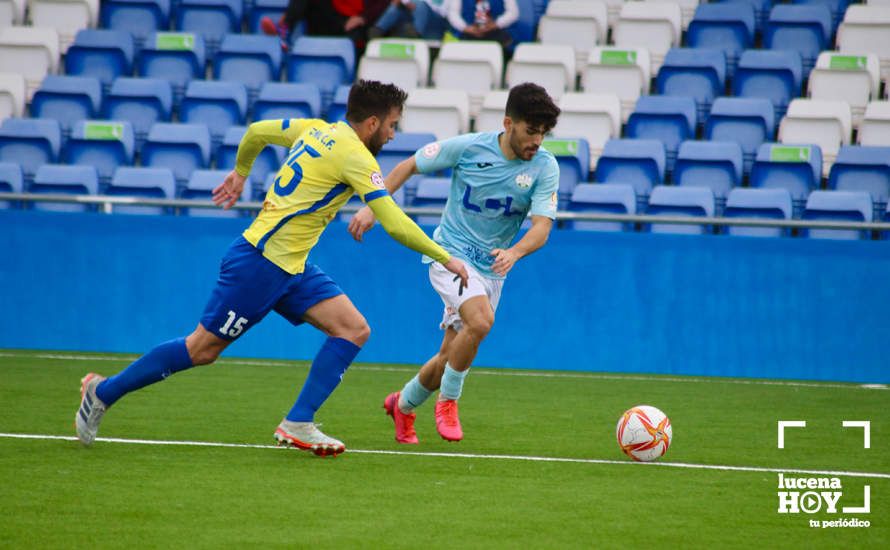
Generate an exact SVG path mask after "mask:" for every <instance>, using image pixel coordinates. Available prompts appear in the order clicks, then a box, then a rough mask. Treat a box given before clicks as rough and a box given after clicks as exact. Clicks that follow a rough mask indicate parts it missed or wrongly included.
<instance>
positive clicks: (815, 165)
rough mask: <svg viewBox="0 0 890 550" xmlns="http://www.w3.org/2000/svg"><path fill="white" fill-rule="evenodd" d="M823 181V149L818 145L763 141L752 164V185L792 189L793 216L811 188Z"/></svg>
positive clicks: (800, 208) (801, 205)
mask: <svg viewBox="0 0 890 550" xmlns="http://www.w3.org/2000/svg"><path fill="white" fill-rule="evenodd" d="M821 181H822V151H821V150H820V149H819V146H818V145H798V146H794V145H779V144H776V143H764V144H763V145H761V146H760V148H759V149H758V150H757V158H756V159H755V160H754V166H753V167H752V168H751V178H750V183H751V187H763V188H776V187H778V188H782V189H787V190H788V191H789V192H791V200H792V201H793V202H794V206H795V212H794V214H795V216H797V214H798V213H799V212H800V211H801V210H802V208H803V204H804V202H805V201H806V198H807V195H809V194H810V191H812V190H814V189H818V188H819V183H820V182H821Z"/></svg>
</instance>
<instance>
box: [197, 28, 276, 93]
mask: <svg viewBox="0 0 890 550" xmlns="http://www.w3.org/2000/svg"><path fill="white" fill-rule="evenodd" d="M281 59H282V54H281V45H280V42H279V41H278V39H277V38H275V37H274V36H265V35H249V34H227V35H226V36H225V38H223V41H222V45H221V46H220V48H219V52H218V53H217V54H216V58H215V59H214V60H213V78H215V79H217V80H232V81H235V82H240V83H242V84H244V85H245V86H247V91H248V93H250V100H251V104H253V100H254V99H256V96H257V94H258V93H259V91H260V88H261V87H262V86H263V84H265V83H266V82H270V81H272V82H277V81H278V80H279V79H280V78H281Z"/></svg>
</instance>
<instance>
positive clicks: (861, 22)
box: [837, 4, 890, 80]
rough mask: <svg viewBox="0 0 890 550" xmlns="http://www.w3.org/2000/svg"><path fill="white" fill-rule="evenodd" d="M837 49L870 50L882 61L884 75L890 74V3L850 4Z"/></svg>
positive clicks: (887, 76)
mask: <svg viewBox="0 0 890 550" xmlns="http://www.w3.org/2000/svg"><path fill="white" fill-rule="evenodd" d="M837 49H838V50H840V51H842V52H850V53H853V54H862V53H863V52H871V53H874V54H876V55H877V56H878V59H880V62H881V78H883V79H885V80H886V79H888V78H890V5H887V4H885V5H868V6H863V5H851V6H850V7H849V8H847V11H846V12H844V20H843V22H842V23H841V25H840V27H839V28H838V31H837Z"/></svg>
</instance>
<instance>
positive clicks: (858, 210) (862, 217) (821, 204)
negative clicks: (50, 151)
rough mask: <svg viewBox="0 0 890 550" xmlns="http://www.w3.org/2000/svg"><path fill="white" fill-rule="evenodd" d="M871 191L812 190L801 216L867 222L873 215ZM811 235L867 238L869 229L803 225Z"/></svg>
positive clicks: (805, 234)
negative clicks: (820, 227) (811, 227)
mask: <svg viewBox="0 0 890 550" xmlns="http://www.w3.org/2000/svg"><path fill="white" fill-rule="evenodd" d="M873 208H874V205H873V204H872V200H871V195H870V194H869V193H868V192H867V191H813V192H812V193H810V196H809V198H807V206H806V209H805V210H804V212H803V216H801V218H802V219H804V220H837V221H852V222H870V221H872V219H873ZM802 234H803V235H804V236H807V237H810V238H811V239H844V240H857V239H867V238H868V231H857V230H855V229H805V230H804V231H803V232H802Z"/></svg>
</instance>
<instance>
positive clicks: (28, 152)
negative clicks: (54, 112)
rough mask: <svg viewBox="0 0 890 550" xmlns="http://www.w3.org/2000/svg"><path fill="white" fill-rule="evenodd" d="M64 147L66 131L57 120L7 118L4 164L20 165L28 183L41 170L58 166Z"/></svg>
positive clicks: (0, 152)
mask: <svg viewBox="0 0 890 550" xmlns="http://www.w3.org/2000/svg"><path fill="white" fill-rule="evenodd" d="M61 144H62V129H61V128H60V127H59V122H58V121H57V120H54V119H51V118H50V119H42V118H7V119H6V120H4V121H3V123H2V124H0V162H16V163H18V164H19V165H21V167H22V172H24V174H25V180H27V181H31V180H32V179H33V178H34V174H35V173H36V172H37V169H38V168H40V167H41V166H43V165H44V164H49V163H53V162H56V161H57V160H58V158H59V149H60V148H61Z"/></svg>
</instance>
